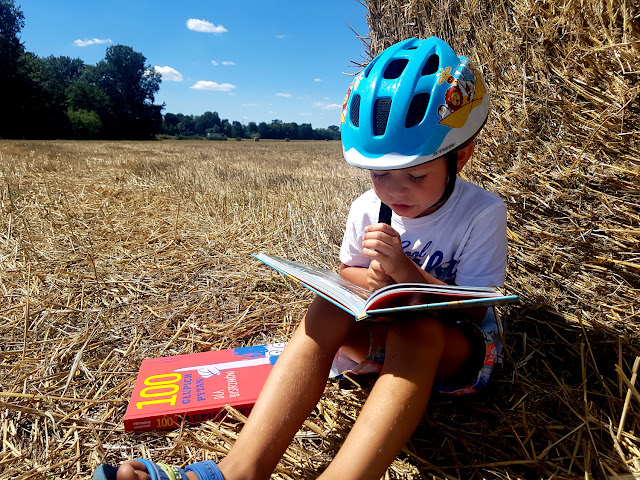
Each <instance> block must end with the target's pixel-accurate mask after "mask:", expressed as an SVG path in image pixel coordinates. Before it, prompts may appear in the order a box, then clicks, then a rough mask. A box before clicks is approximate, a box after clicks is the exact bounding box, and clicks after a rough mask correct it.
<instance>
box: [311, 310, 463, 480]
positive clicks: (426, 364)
mask: <svg viewBox="0 0 640 480" xmlns="http://www.w3.org/2000/svg"><path fill="white" fill-rule="evenodd" d="M469 354H470V344H469V341H468V340H467V338H466V337H465V336H464V334H463V333H462V332H461V331H460V330H458V329H457V328H455V327H452V326H448V325H444V324H442V323H440V322H439V321H438V320H436V319H416V320H404V321H398V322H396V323H394V324H392V325H391V327H390V329H389V333H388V336H387V342H386V359H385V363H384V367H383V370H382V372H381V374H380V378H379V379H378V380H377V381H376V383H375V385H374V387H373V389H372V391H371V394H370V395H369V398H368V399H367V401H366V403H365V405H364V407H363V409H362V411H361V413H360V415H359V416H358V419H357V420H356V423H355V424H354V426H353V429H352V430H351V432H350V433H349V435H348V436H347V439H346V440H345V442H344V444H343V445H342V448H341V449H340V451H339V452H338V454H337V455H336V458H335V459H334V460H333V462H332V463H331V464H330V465H329V467H328V468H327V470H326V471H325V472H324V473H323V475H322V477H323V478H332V477H333V478H340V479H349V478H354V479H369V478H370V479H374V480H377V479H379V478H381V477H382V475H383V474H384V472H385V470H386V469H387V468H388V466H389V465H390V464H391V462H393V460H394V459H395V457H396V456H397V455H398V453H399V452H400V450H401V449H402V447H403V446H404V445H405V443H406V442H407V440H408V439H409V438H410V436H411V434H412V433H413V431H414V430H415V428H416V426H417V425H418V423H419V422H420V419H421V418H422V416H423V415H424V413H425V409H426V407H427V403H428V401H429V396H430V394H431V389H432V387H433V383H434V380H435V379H436V378H440V377H447V376H450V375H452V374H453V373H454V372H455V371H457V370H458V369H459V368H460V367H461V366H462V365H463V364H464V362H465V361H466V360H467V359H468V357H469ZM441 359H445V361H442V365H441V366H440V368H438V365H439V364H440V363H441Z"/></svg>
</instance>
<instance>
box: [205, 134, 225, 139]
mask: <svg viewBox="0 0 640 480" xmlns="http://www.w3.org/2000/svg"><path fill="white" fill-rule="evenodd" d="M207 140H218V141H223V140H225V141H226V140H227V136H226V135H223V134H221V133H209V134H207Z"/></svg>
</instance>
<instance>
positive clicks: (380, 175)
mask: <svg viewBox="0 0 640 480" xmlns="http://www.w3.org/2000/svg"><path fill="white" fill-rule="evenodd" d="M387 175H389V174H388V173H376V172H371V176H372V177H373V179H374V180H380V179H381V178H384V177H386V176H387Z"/></svg>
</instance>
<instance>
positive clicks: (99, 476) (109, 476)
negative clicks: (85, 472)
mask: <svg viewBox="0 0 640 480" xmlns="http://www.w3.org/2000/svg"><path fill="white" fill-rule="evenodd" d="M117 471H118V467H114V466H113V465H109V464H108V463H101V464H100V465H98V467H97V468H96V469H95V471H94V472H93V476H92V477H91V478H92V479H93V480H116V472H117Z"/></svg>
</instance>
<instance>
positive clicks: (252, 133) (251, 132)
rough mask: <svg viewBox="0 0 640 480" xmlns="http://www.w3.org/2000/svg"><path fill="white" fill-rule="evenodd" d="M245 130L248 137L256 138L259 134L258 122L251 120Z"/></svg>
mask: <svg viewBox="0 0 640 480" xmlns="http://www.w3.org/2000/svg"><path fill="white" fill-rule="evenodd" d="M245 131H246V132H247V137H248V138H255V137H256V136H257V135H258V124H257V123H256V122H249V123H248V124H247V128H246V129H245Z"/></svg>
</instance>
